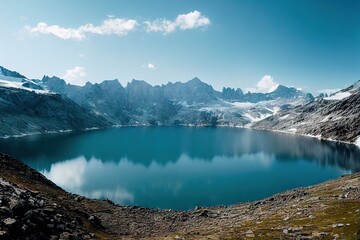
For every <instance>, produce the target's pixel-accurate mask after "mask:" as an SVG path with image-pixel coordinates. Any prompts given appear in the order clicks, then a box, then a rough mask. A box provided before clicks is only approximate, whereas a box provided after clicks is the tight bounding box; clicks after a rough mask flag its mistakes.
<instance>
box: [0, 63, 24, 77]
mask: <svg viewBox="0 0 360 240" xmlns="http://www.w3.org/2000/svg"><path fill="white" fill-rule="evenodd" d="M0 75H3V76H6V77H14V78H27V77H25V76H24V75H21V74H20V73H18V72H15V71H11V70H9V69H7V68H5V67H3V66H0Z"/></svg>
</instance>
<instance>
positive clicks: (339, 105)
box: [252, 82, 360, 143]
mask: <svg viewBox="0 0 360 240" xmlns="http://www.w3.org/2000/svg"><path fill="white" fill-rule="evenodd" d="M337 96H340V97H337ZM252 127H253V128H254V129H258V130H271V131H281V132H289V133H296V134H302V135H309V136H315V137H318V138H324V139H330V140H337V141H343V142H348V143H355V142H356V141H357V140H358V139H359V137H360V88H359V82H356V83H354V84H353V85H352V86H350V87H348V88H346V89H344V90H341V91H339V92H337V93H334V94H333V95H331V96H330V97H328V98H317V99H315V100H314V101H311V102H309V103H307V104H305V105H300V106H296V107H294V108H291V109H288V110H284V111H282V112H279V113H278V114H275V115H273V116H270V117H268V118H266V119H264V120H262V121H259V122H257V123H255V124H254V125H253V126H252Z"/></svg>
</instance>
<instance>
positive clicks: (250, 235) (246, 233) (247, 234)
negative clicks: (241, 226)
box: [245, 230, 255, 238]
mask: <svg viewBox="0 0 360 240" xmlns="http://www.w3.org/2000/svg"><path fill="white" fill-rule="evenodd" d="M245 235H246V237H249V238H254V237H255V234H254V232H253V231H252V230H249V231H247V232H245Z"/></svg>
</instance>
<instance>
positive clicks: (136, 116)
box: [0, 67, 312, 126]
mask: <svg viewBox="0 0 360 240" xmlns="http://www.w3.org/2000/svg"><path fill="white" fill-rule="evenodd" d="M1 71H2V75H3V77H1V76H2V75H1V74H0V87H1V88H3V90H4V91H9V90H7V88H8V89H11V88H21V89H22V90H27V91H30V92H35V93H37V94H46V95H57V94H58V95H60V96H61V99H62V100H63V101H65V102H67V104H72V103H75V104H77V105H78V106H79V107H80V108H81V109H83V110H84V111H85V112H87V113H88V114H89V115H88V116H89V118H93V117H94V118H98V117H101V118H102V119H104V121H106V122H107V123H108V125H123V126H129V125H136V126H138V125H190V126H193V125H194V126H206V125H227V126H250V125H251V124H252V123H253V122H256V121H259V120H261V119H263V118H266V117H268V116H271V115H273V114H276V113H277V112H278V111H279V110H281V109H285V108H289V107H290V106H296V105H301V104H303V103H304V102H306V101H309V98H308V97H307V96H308V95H309V94H306V93H304V92H302V91H299V90H297V89H295V88H292V87H286V86H283V85H279V86H278V87H277V88H276V89H274V91H272V92H270V93H250V92H247V93H245V94H244V92H243V91H242V90H241V89H240V88H237V89H233V88H225V87H224V88H223V89H222V91H221V92H220V91H216V90H215V89H213V87H212V86H211V85H209V84H207V83H204V82H202V81H201V80H200V79H199V78H197V77H195V78H193V79H191V80H189V81H188V82H185V83H183V82H175V83H171V82H169V83H167V84H165V85H161V86H159V85H157V86H152V85H150V84H149V83H147V82H146V81H144V80H136V79H133V80H132V81H131V82H129V83H128V84H127V85H126V86H125V87H124V86H122V85H121V83H120V82H119V81H118V80H117V79H115V80H105V81H103V82H101V83H94V84H93V83H90V82H87V83H86V84H85V86H76V85H72V84H68V83H66V82H65V80H63V79H61V78H58V77H55V76H53V77H49V76H44V77H43V78H42V79H32V80H30V79H27V78H26V77H25V76H23V75H21V74H19V73H17V72H14V71H10V70H8V69H6V68H3V67H1ZM4 73H5V74H7V75H11V76H12V77H11V79H6V78H7V77H5V75H4ZM2 78H3V80H2ZM37 94H34V95H32V97H33V98H40V96H38V95H37ZM310 95H311V94H310ZM311 96H312V95H311ZM310 99H311V98H310ZM0 101H1V99H0ZM65 105H66V104H65ZM65 105H64V106H63V107H64V108H66V107H65ZM0 110H1V109H0ZM48 111H49V112H51V111H50V109H49V110H48ZM103 125H104V124H103ZM105 125H106V124H105Z"/></svg>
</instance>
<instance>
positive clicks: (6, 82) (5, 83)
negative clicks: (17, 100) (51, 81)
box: [0, 76, 50, 94]
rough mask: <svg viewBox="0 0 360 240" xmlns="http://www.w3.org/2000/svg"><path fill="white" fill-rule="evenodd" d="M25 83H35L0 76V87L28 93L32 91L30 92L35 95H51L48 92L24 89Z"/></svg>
mask: <svg viewBox="0 0 360 240" xmlns="http://www.w3.org/2000/svg"><path fill="white" fill-rule="evenodd" d="M25 82H30V83H34V82H32V81H30V80H24V81H23V79H22V78H14V77H6V76H0V87H6V88H17V89H22V90H27V91H30V92H35V93H40V94H49V93H50V92H49V91H47V90H38V89H32V88H27V87H24V86H23V84H24V83H25ZM34 84H35V83H34Z"/></svg>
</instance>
